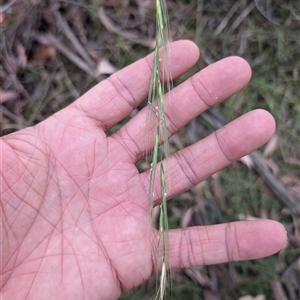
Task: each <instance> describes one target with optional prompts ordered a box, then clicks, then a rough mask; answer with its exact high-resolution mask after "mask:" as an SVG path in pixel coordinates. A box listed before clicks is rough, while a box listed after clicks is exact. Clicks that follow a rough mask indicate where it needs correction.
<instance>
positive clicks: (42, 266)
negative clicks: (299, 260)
mask: <svg viewBox="0 0 300 300" xmlns="http://www.w3.org/2000/svg"><path fill="white" fill-rule="evenodd" d="M171 48H172V49H171V58H170V65H171V71H172V74H173V78H176V77H178V76H180V75H181V74H182V73H184V72H185V71H187V70H188V69H189V68H190V67H192V65H194V64H195V63H196V61H197V60H198V56H199V53H198V49H197V47H196V46H195V45H194V44H192V43H191V42H188V41H180V42H175V43H173V44H172V45H171ZM152 59H153V56H152V55H150V56H148V57H147V58H145V59H142V60H140V61H138V62H136V63H134V64H133V65H131V66H129V67H127V68H125V69H123V70H121V71H119V72H117V73H115V74H114V75H112V76H111V77H110V78H109V79H107V80H105V81H103V82H101V83H100V84H98V85H97V86H95V87H94V88H93V89H92V90H90V91H89V92H88V93H86V94H85V95H83V96H82V97H81V98H80V99H78V100H77V101H76V102H74V103H73V104H72V105H70V106H68V107H67V108H65V109H63V110H62V111H60V112H58V113H56V114H55V115H53V116H52V117H50V118H49V119H47V120H46V121H44V122H42V123H40V124H38V125H37V126H34V127H31V128H27V129H24V130H22V131H19V132H16V133H14V134H11V135H8V136H4V137H3V138H2V139H1V153H0V155H1V162H2V163H1V208H2V216H1V218H2V220H1V226H2V228H1V230H2V231H1V232H2V234H1V249H2V253H1V255H2V260H1V284H2V285H1V291H2V296H3V299H116V298H118V297H119V296H120V294H121V293H122V292H123V291H125V290H128V289H131V288H132V287H134V286H137V285H139V284H141V283H142V282H144V281H145V280H147V279H148V278H149V276H150V275H151V274H152V273H153V272H154V271H155V270H154V268H155V267H154V266H153V261H152V256H153V254H152V253H151V252H150V251H149V249H151V248H152V247H150V248H149V244H151V243H156V240H155V237H157V233H156V230H155V229H154V228H152V233H153V234H152V235H151V234H149V227H148V226H149V224H148V214H149V212H148V200H147V199H148V187H149V176H150V172H149V170H148V171H145V172H143V173H139V171H138V170H137V168H136V166H135V163H136V162H137V160H139V159H140V158H141V157H142V156H143V155H144V154H145V151H146V144H147V143H145V141H144V134H145V122H146V111H145V110H142V111H140V112H139V113H138V114H137V115H136V116H135V117H133V118H132V119H131V120H130V121H129V122H128V123H126V124H125V125H124V126H123V127H122V128H120V129H119V130H118V131H117V132H116V133H114V134H112V135H111V136H107V135H106V132H107V131H108V130H109V129H110V128H111V127H112V126H113V125H115V124H116V123H118V122H119V121H121V120H122V119H124V118H125V117H126V116H128V115H129V114H130V112H131V111H132V110H133V109H134V108H135V107H137V106H138V105H139V104H140V103H141V102H142V101H143V100H144V99H145V98H146V96H147V93H148V87H149V81H150V76H151V66H152ZM250 76H251V71H250V68H249V66H248V64H247V63H246V62H245V61H244V60H242V59H240V58H237V57H230V58H226V59H224V60H221V61H219V62H217V63H215V64H213V65H211V66H209V67H207V68H206V69H204V70H202V71H201V72H199V73H198V74H196V75H194V76H193V77H191V78H189V79H188V80H187V81H185V82H184V83H182V84H181V85H180V86H178V87H176V88H175V89H174V91H173V92H172V98H171V99H169V100H167V101H166V102H165V106H166V107H165V108H166V115H167V124H168V132H169V135H172V134H173V133H174V132H176V131H177V130H179V129H180V128H181V127H182V126H184V125H185V124H186V123H188V122H189V121H190V120H192V119H193V118H195V117H196V116H197V115H199V114H200V113H201V112H203V111H205V110H206V109H208V108H209V107H211V106H213V105H215V104H216V103H218V102H220V101H222V100H224V99H226V98H228V97H229V96H230V95H232V94H234V93H235V92H237V91H238V90H239V89H241V88H242V87H243V86H244V85H245V84H246V83H247V82H248V80H249V79H250ZM166 98H168V96H166ZM274 128H275V124H274V120H273V118H272V117H271V116H270V114H269V113H267V112H265V111H263V110H256V111H252V112H249V113H247V114H245V115H243V116H242V117H240V118H238V119H236V120H234V121H232V122H231V123H230V124H228V125H226V126H224V127H223V128H221V129H219V130H217V131H216V132H215V133H213V134H211V135H210V136H208V137H207V138H205V139H204V140H202V141H199V142H197V143H196V144H194V145H191V146H190V147H188V148H185V149H183V150H181V151H179V152H177V153H176V154H174V155H172V156H171V158H170V160H169V164H168V166H169V168H170V169H169V174H170V179H171V186H172V190H171V192H172V195H170V197H171V196H173V195H176V194H178V193H180V192H182V191H184V190H186V189H188V188H190V187H191V186H193V185H195V184H197V183H199V182H200V181H202V180H204V179H205V178H207V177H209V176H210V175H212V174H213V173H215V172H217V171H218V170H220V169H222V168H223V167H225V166H226V165H228V164H230V163H231V162H233V161H235V160H237V159H238V158H240V157H242V156H244V155H246V154H247V153H249V152H251V151H253V150H254V149H256V148H258V147H260V146H261V145H262V144H264V143H265V142H266V141H267V140H268V139H269V138H270V137H271V136H272V134H273V132H274ZM155 200H156V202H157V203H158V202H159V195H156V199H155ZM169 239H170V241H169V246H170V249H169V255H170V258H169V264H170V267H171V268H181V267H191V266H195V265H202V264H217V263H222V262H227V261H232V260H247V259H255V258H259V257H264V256H267V255H271V254H273V253H275V252H277V251H278V250H279V249H280V248H281V247H282V246H283V244H284V243H285V240H286V233H285V230H284V228H283V227H282V226H281V225H280V224H279V223H277V222H275V221H270V220H259V221H245V222H244V221H243V222H234V223H229V224H220V225H214V226H202V227H191V228H187V229H177V230H171V231H170V233H169Z"/></svg>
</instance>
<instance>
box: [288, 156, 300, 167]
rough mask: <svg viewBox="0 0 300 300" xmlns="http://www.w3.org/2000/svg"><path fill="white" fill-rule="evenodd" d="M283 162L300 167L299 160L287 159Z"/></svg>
mask: <svg viewBox="0 0 300 300" xmlns="http://www.w3.org/2000/svg"><path fill="white" fill-rule="evenodd" d="M285 162H287V163H289V164H290V165H295V166H298V167H300V160H299V159H297V158H293V157H288V158H287V159H286V160H285Z"/></svg>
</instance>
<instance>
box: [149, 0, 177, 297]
mask: <svg viewBox="0 0 300 300" xmlns="http://www.w3.org/2000/svg"><path fill="white" fill-rule="evenodd" d="M168 23H169V21H168V11H167V5H166V1H165V0H156V38H155V41H156V43H155V51H154V59H153V68H152V75H151V82H150V88H149V95H148V102H147V105H148V114H147V122H148V127H149V131H150V132H151V131H153V130H151V127H152V124H153V121H152V120H153V118H154V120H155V122H154V124H155V126H154V128H155V129H154V136H153V135H150V137H148V134H147V135H146V137H147V139H148V138H150V140H149V141H148V142H149V143H150V144H152V142H151V139H152V140H153V141H154V143H153V144H154V146H153V149H152V153H153V154H152V162H151V170H150V171H151V176H150V187H149V199H148V201H149V212H150V218H149V219H150V220H151V223H150V225H151V226H152V219H153V218H152V212H153V204H154V197H155V182H156V176H157V174H159V177H160V188H161V204H160V206H159V225H158V238H157V245H156V247H155V248H154V249H153V250H152V251H153V260H154V264H155V265H156V266H157V267H158V266H159V265H161V274H160V279H159V280H158V290H157V295H156V299H160V300H163V299H165V293H166V291H167V290H168V287H169V281H170V280H169V272H170V271H169V270H168V230H169V225H168V211H167V183H166V181H167V180H166V176H165V167H164V165H167V160H168V157H169V152H170V151H169V145H168V134H167V127H166V119H165V109H164V98H163V96H164V93H165V86H166V87H167V90H170V89H171V82H172V77H171V74H170V68H169V62H168V41H169V24H168ZM161 143H162V146H160V144H161ZM160 147H162V148H160ZM159 161H160V163H159ZM158 163H159V164H158ZM151 248H152V247H151ZM158 276H159V275H158Z"/></svg>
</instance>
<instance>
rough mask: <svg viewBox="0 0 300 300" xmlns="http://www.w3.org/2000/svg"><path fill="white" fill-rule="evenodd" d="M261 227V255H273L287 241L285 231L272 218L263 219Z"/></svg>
mask: <svg viewBox="0 0 300 300" xmlns="http://www.w3.org/2000/svg"><path fill="white" fill-rule="evenodd" d="M263 222H264V225H263V226H262V227H261V231H262V234H261V239H262V249H263V250H264V251H265V253H263V256H269V255H273V254H275V253H277V252H279V251H280V250H281V249H282V248H283V247H284V245H285V244H286V241H287V232H286V230H285V228H284V226H283V225H282V224H281V223H279V222H277V221H274V220H263Z"/></svg>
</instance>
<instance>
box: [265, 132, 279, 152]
mask: <svg viewBox="0 0 300 300" xmlns="http://www.w3.org/2000/svg"><path fill="white" fill-rule="evenodd" d="M277 147H278V135H277V134H276V133H275V134H274V135H273V136H272V137H271V139H270V140H269V142H268V143H267V144H266V146H265V149H264V153H263V156H264V157H266V156H270V155H271V154H273V153H274V151H275V150H276V149H277Z"/></svg>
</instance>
